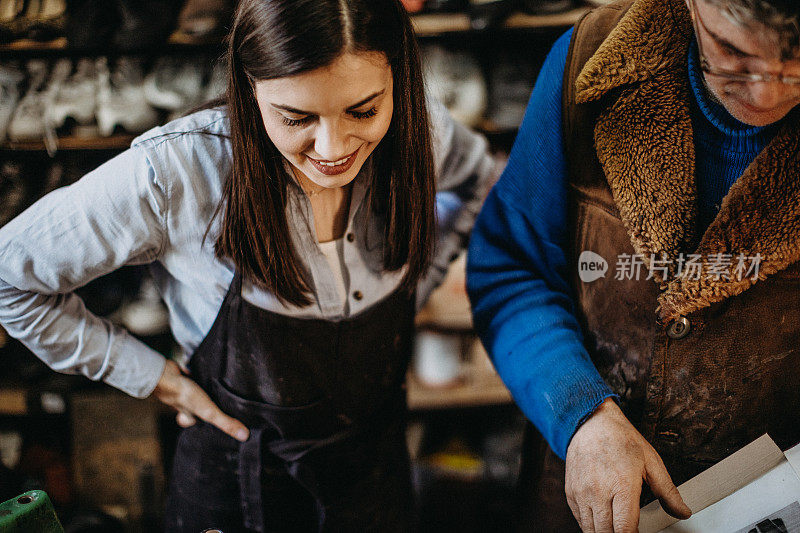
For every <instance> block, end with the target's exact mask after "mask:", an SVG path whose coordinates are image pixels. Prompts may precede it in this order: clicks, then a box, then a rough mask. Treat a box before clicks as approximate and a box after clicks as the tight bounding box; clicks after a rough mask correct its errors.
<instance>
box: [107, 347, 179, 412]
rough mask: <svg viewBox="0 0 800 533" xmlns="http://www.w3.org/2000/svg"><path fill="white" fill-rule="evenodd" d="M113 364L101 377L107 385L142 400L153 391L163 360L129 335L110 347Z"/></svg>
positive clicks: (164, 360) (162, 371)
mask: <svg viewBox="0 0 800 533" xmlns="http://www.w3.org/2000/svg"><path fill="white" fill-rule="evenodd" d="M114 350H115V351H116V353H115V354H114V356H113V357H114V358H113V363H112V365H111V369H110V370H109V372H108V373H107V374H106V375H105V377H104V378H103V381H105V382H106V383H107V384H109V385H111V386H112V387H115V388H117V389H119V390H121V391H123V392H125V393H127V394H130V395H131V396H134V397H136V398H146V397H147V396H149V395H150V394H151V393H152V392H153V389H155V388H156V385H157V384H158V380H159V379H161V375H162V374H163V373H164V367H165V366H166V364H167V359H166V358H165V357H164V356H163V355H161V354H160V353H158V352H156V351H155V350H153V349H151V348H149V347H148V346H146V345H145V344H144V343H143V342H141V341H140V340H138V339H136V338H135V337H133V336H131V335H125V336H124V337H122V338H120V339H119V341H118V342H117V343H115V344H114Z"/></svg>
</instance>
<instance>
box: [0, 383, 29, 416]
mask: <svg viewBox="0 0 800 533" xmlns="http://www.w3.org/2000/svg"><path fill="white" fill-rule="evenodd" d="M27 412H28V405H27V398H26V396H25V391H24V390H23V389H17V388H4V389H0V415H14V416H18V415H24V414H26V413H27Z"/></svg>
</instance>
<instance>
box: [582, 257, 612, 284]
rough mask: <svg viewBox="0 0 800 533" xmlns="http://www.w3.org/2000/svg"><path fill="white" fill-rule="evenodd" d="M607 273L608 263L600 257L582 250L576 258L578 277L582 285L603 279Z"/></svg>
mask: <svg viewBox="0 0 800 533" xmlns="http://www.w3.org/2000/svg"><path fill="white" fill-rule="evenodd" d="M606 272H608V262H607V261H606V260H605V259H603V257H602V256H600V255H598V254H596V253H594V252H592V251H590V250H584V251H583V252H581V255H580V257H579V258H578V277H580V278H581V281H582V282H584V283H591V282H593V281H595V280H598V279H600V278H603V277H605V275H606Z"/></svg>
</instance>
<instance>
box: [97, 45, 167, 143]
mask: <svg viewBox="0 0 800 533" xmlns="http://www.w3.org/2000/svg"><path fill="white" fill-rule="evenodd" d="M96 68H97V74H98V80H99V81H98V85H99V88H98V94H97V111H96V116H97V125H98V127H99V129H100V135H103V136H106V137H108V136H109V135H111V134H113V133H114V129H115V128H116V127H118V126H119V127H122V128H123V129H125V130H126V131H128V132H129V133H141V132H143V131H145V130H148V129H150V128H152V127H153V126H155V125H156V124H158V113H157V112H156V110H155V109H153V108H152V107H151V106H150V104H148V103H147V100H146V99H145V96H144V90H143V86H142V85H143V71H142V63H141V61H140V60H137V59H133V58H130V57H121V58H119V59H118V60H117V64H116V67H115V68H114V71H113V72H111V71H109V68H108V61H107V59H106V58H105V57H101V58H99V59H98V60H97V63H96Z"/></svg>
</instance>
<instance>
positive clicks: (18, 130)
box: [8, 59, 47, 141]
mask: <svg viewBox="0 0 800 533" xmlns="http://www.w3.org/2000/svg"><path fill="white" fill-rule="evenodd" d="M25 69H26V70H27V71H28V80H29V83H28V90H27V92H26V93H25V95H24V96H23V97H22V99H20V101H19V103H18V104H17V108H16V109H15V110H14V113H13V115H12V116H11V122H9V124H8V137H9V138H10V139H11V140H13V141H30V140H40V139H42V138H44V136H45V124H44V112H45V107H46V106H45V104H46V97H47V95H46V92H45V91H46V88H47V87H46V84H45V82H46V81H47V63H46V62H45V61H44V60H41V59H31V60H30V61H28V63H27V64H26V65H25Z"/></svg>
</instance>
